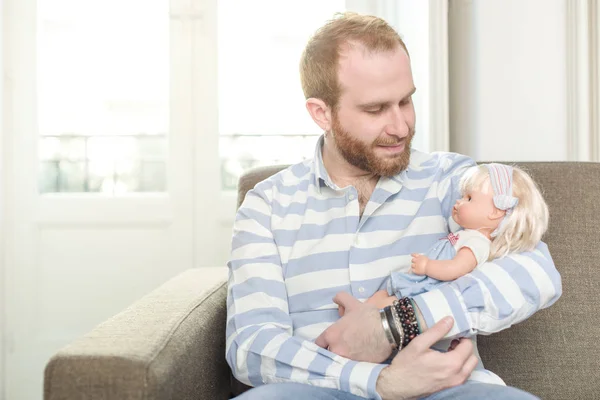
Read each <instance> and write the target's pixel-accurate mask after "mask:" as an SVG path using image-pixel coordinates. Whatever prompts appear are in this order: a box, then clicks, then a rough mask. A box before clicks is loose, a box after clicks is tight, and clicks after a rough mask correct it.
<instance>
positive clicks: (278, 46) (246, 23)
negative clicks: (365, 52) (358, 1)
mask: <svg viewBox="0 0 600 400" xmlns="http://www.w3.org/2000/svg"><path fill="white" fill-rule="evenodd" d="M218 5H219V10H218V11H219V20H218V38H219V39H218V40H219V42H218V57H219V60H218V61H219V132H220V135H221V141H220V144H221V146H220V150H219V153H220V156H221V160H222V163H221V164H222V165H221V169H222V173H223V176H222V181H223V182H222V186H223V188H224V189H228V188H235V185H237V181H236V176H238V175H239V173H241V171H243V170H245V169H247V168H249V167H251V166H254V165H257V164H260V165H262V164H268V163H271V162H274V161H279V162H281V163H292V162H296V161H300V160H302V159H303V158H305V157H311V156H312V153H313V150H314V147H312V146H304V144H305V139H302V138H303V137H305V136H306V135H319V134H321V131H320V128H319V127H318V126H317V125H316V124H315V123H314V122H313V121H312V119H311V118H310V116H309V115H308V112H307V111H306V108H305V105H304V101H305V99H304V95H303V93H302V88H301V85H300V76H299V72H298V69H299V62H300V57H301V55H302V51H303V49H304V46H305V45H306V42H307V40H308V39H309V38H310V36H311V35H312V34H313V33H314V32H315V30H316V29H318V28H319V27H320V26H321V25H322V24H323V23H324V22H325V21H326V20H328V19H331V18H332V17H333V16H334V14H335V12H340V11H345V0H328V1H323V0H302V1H299V0H297V1H281V0H255V1H236V0H219V2H218ZM265 10H268V12H267V11H265ZM274 16H279V17H274ZM290 16H293V17H290ZM262 135H272V136H273V135H274V136H276V137H275V138H273V137H271V138H269V139H263V138H261V136H262ZM284 135H297V136H298V138H297V139H296V140H297V141H299V142H300V143H303V145H302V146H300V147H295V148H294V147H292V148H282V147H278V145H276V143H285V145H293V143H296V142H294V141H291V142H289V143H288V142H282V138H280V137H279V136H284ZM225 136H248V138H247V139H246V140H242V139H241V138H237V137H236V138H235V139H233V138H232V139H230V140H229V139H225V138H224V137H225ZM314 142H315V141H314V138H313V140H312V142H311V143H314ZM265 143H266V144H268V146H266V147H265V146H264V144H265ZM230 146H233V148H230Z"/></svg>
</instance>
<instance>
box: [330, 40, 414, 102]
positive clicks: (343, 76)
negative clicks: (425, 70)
mask: <svg viewBox="0 0 600 400" xmlns="http://www.w3.org/2000/svg"><path fill="white" fill-rule="evenodd" d="M338 74H339V75H338V77H339V82H340V85H341V87H342V96H341V99H340V100H341V101H349V102H352V103H358V102H362V103H365V102H370V101H398V100H401V98H402V97H403V96H406V95H407V94H408V93H409V92H410V91H411V90H412V88H413V87H414V82H413V77H412V70H411V67H410V58H409V57H408V54H407V53H406V51H405V50H404V49H403V48H402V47H401V46H400V44H398V46H397V47H396V48H395V49H394V50H390V51H375V52H373V51H369V50H367V49H366V48H365V47H364V46H363V45H361V44H359V43H352V44H350V45H346V46H344V47H343V48H342V51H341V52H340V59H339V70H338Z"/></svg>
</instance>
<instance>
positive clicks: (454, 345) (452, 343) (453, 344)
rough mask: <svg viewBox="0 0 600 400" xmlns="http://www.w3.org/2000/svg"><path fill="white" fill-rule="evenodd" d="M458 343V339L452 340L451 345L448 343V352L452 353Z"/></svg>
mask: <svg viewBox="0 0 600 400" xmlns="http://www.w3.org/2000/svg"><path fill="white" fill-rule="evenodd" d="M459 343H460V341H459V340H458V339H454V340H453V341H452V342H451V343H450V347H448V351H452V350H454V349H455V348H456V346H458V344H459Z"/></svg>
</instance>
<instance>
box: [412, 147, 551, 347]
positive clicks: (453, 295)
mask: <svg viewBox="0 0 600 400" xmlns="http://www.w3.org/2000/svg"><path fill="white" fill-rule="evenodd" d="M472 165H473V161H472V160H470V159H469V158H467V157H463V156H455V157H454V159H453V162H451V163H449V166H448V167H447V168H446V171H445V174H444V177H443V179H442V180H441V182H440V185H439V190H440V192H439V193H440V200H441V204H442V211H443V212H444V213H446V214H445V215H446V216H447V217H449V216H450V215H451V210H452V205H453V204H454V202H455V201H456V199H457V198H458V196H460V194H459V193H458V192H459V188H458V183H459V180H460V174H461V173H462V172H464V171H465V170H466V168H468V167H469V166H472ZM561 295H562V282H561V277H560V274H559V272H558V271H557V270H556V267H555V265H554V261H553V260H552V257H551V255H550V253H549V251H548V247H547V246H546V244H545V243H543V242H540V243H539V244H538V245H537V247H536V248H535V249H534V250H533V251H531V252H523V253H518V254H517V253H513V254H509V255H508V256H506V257H503V258H500V259H495V260H492V261H489V262H485V263H483V264H482V265H480V266H479V267H478V268H477V269H476V270H474V271H472V272H471V273H469V274H466V275H465V276H462V277H460V278H458V279H456V280H455V281H452V282H449V283H448V284H445V285H441V286H440V287H439V288H437V289H434V290H431V291H429V292H427V293H423V294H420V295H417V296H415V298H414V300H415V302H416V303H417V305H418V307H419V309H420V311H421V313H422V314H423V318H424V319H425V322H426V324H427V326H432V325H434V324H435V323H436V322H438V321H439V320H441V319H442V318H443V317H445V316H448V315H450V316H452V317H453V318H454V326H453V328H452V330H451V331H450V332H449V333H448V335H446V338H448V339H450V338H457V337H469V336H473V335H477V334H482V335H489V334H492V333H494V332H499V331H501V330H504V329H506V328H509V327H510V326H511V325H513V324H516V323H519V322H522V321H524V320H525V319H527V318H528V317H530V316H531V315H533V314H534V313H535V312H537V311H538V310H540V309H543V308H546V307H550V306H551V305H552V304H554V303H555V302H556V301H557V300H558V299H559V298H560V296H561Z"/></svg>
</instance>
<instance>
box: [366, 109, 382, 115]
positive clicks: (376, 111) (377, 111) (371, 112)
mask: <svg viewBox="0 0 600 400" xmlns="http://www.w3.org/2000/svg"><path fill="white" fill-rule="evenodd" d="M382 111H383V108H378V109H377V110H367V112H368V113H369V114H380V113H381V112H382Z"/></svg>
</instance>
